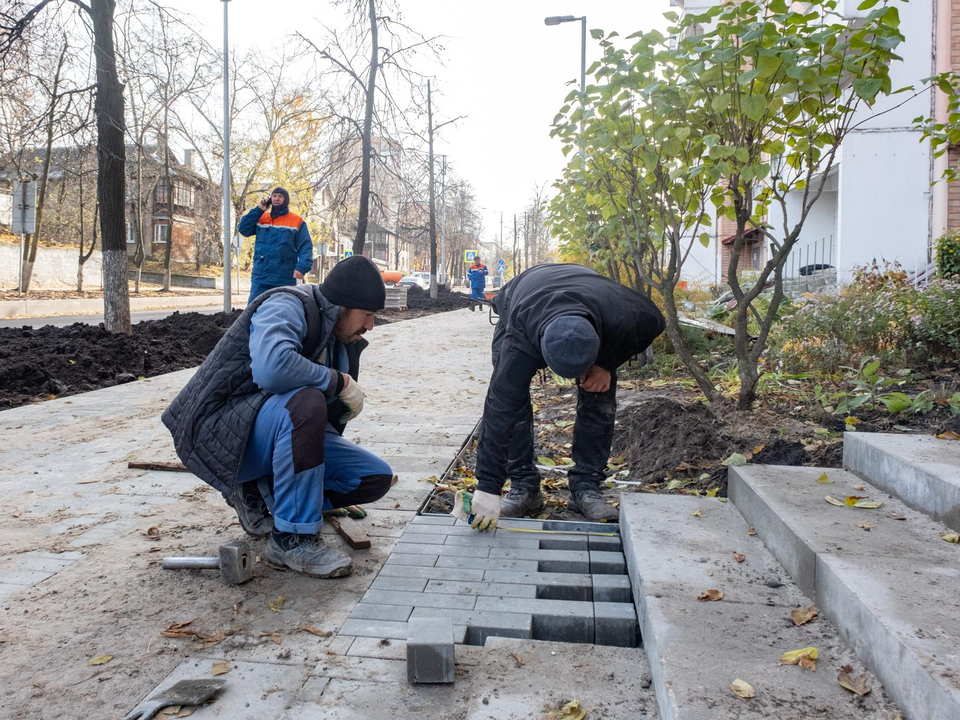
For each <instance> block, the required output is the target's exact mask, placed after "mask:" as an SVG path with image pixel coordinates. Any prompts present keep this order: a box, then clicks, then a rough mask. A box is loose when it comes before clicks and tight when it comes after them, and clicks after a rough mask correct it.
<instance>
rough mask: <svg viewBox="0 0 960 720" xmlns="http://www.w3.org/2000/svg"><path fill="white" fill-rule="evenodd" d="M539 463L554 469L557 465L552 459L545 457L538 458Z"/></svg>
mask: <svg viewBox="0 0 960 720" xmlns="http://www.w3.org/2000/svg"><path fill="white" fill-rule="evenodd" d="M537 462H538V463H540V464H541V465H546V466H547V467H554V466H555V465H556V464H557V463H556V462H554V461H553V459H552V458H548V457H544V456H543V455H541V456H540V457H538V458H537Z"/></svg>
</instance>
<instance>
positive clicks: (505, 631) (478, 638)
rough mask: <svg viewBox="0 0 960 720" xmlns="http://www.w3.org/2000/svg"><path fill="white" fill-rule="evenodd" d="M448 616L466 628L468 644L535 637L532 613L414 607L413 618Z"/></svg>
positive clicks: (455, 624) (456, 624) (456, 623)
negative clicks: (495, 639) (496, 638)
mask: <svg viewBox="0 0 960 720" xmlns="http://www.w3.org/2000/svg"><path fill="white" fill-rule="evenodd" d="M438 615H439V616H442V617H448V618H450V620H451V621H452V622H453V624H454V626H457V627H464V628H465V629H466V636H465V642H466V643H467V644H468V645H483V644H484V643H485V642H486V641H487V638H488V637H511V638H521V639H525V640H530V639H532V638H533V620H532V618H531V616H530V615H527V614H523V613H515V612H478V611H473V612H465V611H463V610H451V609H448V608H419V607H418V608H414V609H413V614H412V615H411V616H410V618H411V619H413V618H432V617H437V616H438Z"/></svg>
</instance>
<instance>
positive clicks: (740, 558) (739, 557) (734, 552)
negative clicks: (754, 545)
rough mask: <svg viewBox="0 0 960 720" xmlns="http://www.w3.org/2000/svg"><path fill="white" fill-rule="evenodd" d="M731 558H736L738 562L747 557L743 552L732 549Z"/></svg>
mask: <svg viewBox="0 0 960 720" xmlns="http://www.w3.org/2000/svg"><path fill="white" fill-rule="evenodd" d="M733 559H734V560H736V561H737V562H738V563H742V562H743V561H744V560H746V559H747V556H746V555H743V554H741V553H738V552H737V551H736V550H734V551H733Z"/></svg>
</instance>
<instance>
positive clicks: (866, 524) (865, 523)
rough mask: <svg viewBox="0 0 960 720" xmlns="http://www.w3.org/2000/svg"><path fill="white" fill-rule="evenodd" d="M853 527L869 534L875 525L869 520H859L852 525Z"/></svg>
mask: <svg viewBox="0 0 960 720" xmlns="http://www.w3.org/2000/svg"><path fill="white" fill-rule="evenodd" d="M854 525H856V526H857V527H858V528H860V529H861V530H866V531H867V532H869V531H870V530H873V528H875V527H876V525H874V524H873V523H872V522H870V521H869V520H861V521H860V522H857V523H854Z"/></svg>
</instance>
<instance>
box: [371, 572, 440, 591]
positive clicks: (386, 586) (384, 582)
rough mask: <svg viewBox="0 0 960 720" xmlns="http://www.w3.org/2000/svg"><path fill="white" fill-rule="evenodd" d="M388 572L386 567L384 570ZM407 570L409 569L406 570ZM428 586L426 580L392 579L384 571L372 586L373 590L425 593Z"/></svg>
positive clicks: (413, 578) (411, 578) (414, 578)
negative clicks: (424, 590)
mask: <svg viewBox="0 0 960 720" xmlns="http://www.w3.org/2000/svg"><path fill="white" fill-rule="evenodd" d="M383 569H384V570H386V569H387V568H386V566H384V568H383ZM404 569H407V568H404ZM409 569H410V570H416V569H419V568H409ZM426 586H427V580H426V578H420V577H406V576H404V577H391V576H390V575H384V574H383V570H381V571H380V575H378V576H377V578H376V579H375V580H374V581H373V582H372V583H371V584H370V589H371V590H406V591H408V592H423V589H424V588H425V587H426Z"/></svg>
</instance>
